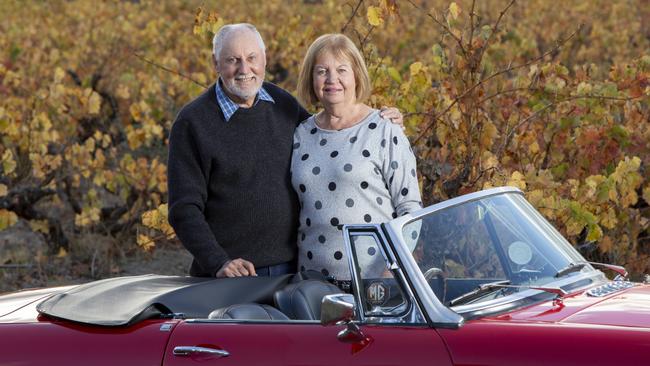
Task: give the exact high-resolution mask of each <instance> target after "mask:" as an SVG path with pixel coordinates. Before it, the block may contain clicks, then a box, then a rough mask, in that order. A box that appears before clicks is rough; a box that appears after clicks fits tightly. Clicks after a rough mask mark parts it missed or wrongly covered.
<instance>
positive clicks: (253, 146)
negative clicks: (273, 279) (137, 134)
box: [168, 24, 401, 277]
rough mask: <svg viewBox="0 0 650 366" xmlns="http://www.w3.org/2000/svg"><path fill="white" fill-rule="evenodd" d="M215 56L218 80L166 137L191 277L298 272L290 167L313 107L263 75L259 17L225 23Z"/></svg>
mask: <svg viewBox="0 0 650 366" xmlns="http://www.w3.org/2000/svg"><path fill="white" fill-rule="evenodd" d="M213 60H214V65H215V68H216V70H217V72H218V73H219V79H218V80H217V82H216V83H215V84H214V85H213V86H211V87H210V88H209V89H208V90H207V91H205V92H204V93H203V94H201V95H200V96H199V97H197V98H196V99H194V100H193V101H191V102H190V103H188V104H187V105H186V106H184V107H183V108H182V110H181V111H180V112H179V114H178V116H177V117H176V121H175V122H174V125H173V127H172V131H171V134H170V137H169V162H168V183H169V184H168V185H169V221H170V223H171V225H172V227H173V228H174V230H175V231H176V234H177V235H178V237H179V239H180V240H181V242H182V243H183V245H184V246H185V247H186V248H187V249H188V250H189V251H190V252H191V253H192V255H193V256H194V261H193V263H192V267H191V269H190V274H191V275H193V276H216V277H238V276H255V275H279V274H284V273H292V272H295V264H294V261H295V257H296V232H297V224H298V213H299V211H298V210H299V205H298V201H297V198H296V195H295V193H294V191H293V189H292V188H291V182H290V178H289V167H290V159H291V150H292V136H293V132H294V129H295V127H296V125H297V124H298V123H300V122H301V121H303V120H305V119H306V118H307V117H309V113H308V112H307V111H306V110H305V109H304V108H302V107H301V106H300V104H299V103H298V102H297V101H296V99H295V98H294V97H293V96H291V95H290V94H289V93H288V92H286V91H285V90H283V89H281V88H279V87H277V86H276V85H274V84H271V83H268V82H264V74H265V67H266V54H265V47H264V42H263V40H262V37H261V36H260V34H259V32H258V31H257V30H256V29H255V27H254V26H252V25H250V24H231V25H226V26H224V27H222V28H221V29H220V30H219V32H218V33H217V34H216V35H215V37H214V40H213ZM391 112H392V113H391ZM395 112H396V110H395V109H392V110H390V111H389V113H388V114H389V115H392V116H395V115H397V117H398V119H400V120H401V115H400V114H399V112H396V113H395Z"/></svg>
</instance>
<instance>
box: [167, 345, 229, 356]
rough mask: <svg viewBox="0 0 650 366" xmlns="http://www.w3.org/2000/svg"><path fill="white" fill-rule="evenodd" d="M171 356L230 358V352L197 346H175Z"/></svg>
mask: <svg viewBox="0 0 650 366" xmlns="http://www.w3.org/2000/svg"><path fill="white" fill-rule="evenodd" d="M173 354H174V356H189V355H192V354H204V355H205V354H207V355H211V356H218V357H228V356H230V352H228V351H226V350H222V349H214V348H207V347H198V346H177V347H174V351H173Z"/></svg>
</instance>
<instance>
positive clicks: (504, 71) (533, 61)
mask: <svg viewBox="0 0 650 366" xmlns="http://www.w3.org/2000/svg"><path fill="white" fill-rule="evenodd" d="M581 29H582V24H581V25H580V26H579V27H578V29H577V30H576V31H574V32H573V33H571V35H569V37H567V38H565V39H563V40H560V41H558V42H557V44H556V45H555V47H553V48H552V49H551V50H549V51H547V52H544V53H543V54H541V55H540V56H538V57H536V58H534V59H532V60H529V61H527V62H525V63H523V64H520V65H515V66H510V65H509V66H508V67H507V68H505V69H502V70H499V71H497V72H495V73H493V74H492V75H490V76H488V77H486V78H484V79H481V80H479V81H478V82H477V83H476V84H474V85H472V86H471V87H469V88H468V89H467V90H465V91H464V92H463V93H462V94H460V95H459V96H457V97H456V98H455V99H454V101H453V102H452V103H451V104H450V105H449V106H448V107H447V108H446V109H445V110H444V111H442V112H440V113H438V114H436V115H435V116H434V118H433V119H432V121H431V122H430V123H429V124H428V125H427V126H426V127H425V128H424V129H423V130H422V131H421V132H420V134H419V135H418V137H417V138H416V139H415V142H414V144H417V142H418V141H420V139H421V138H422V137H423V136H424V134H425V133H427V132H428V131H429V130H430V129H431V127H433V124H434V123H435V121H436V120H437V119H438V117H439V116H440V115H442V114H444V113H447V112H448V111H449V110H450V109H451V108H452V107H453V106H454V105H456V104H457V103H458V102H459V101H460V100H461V99H463V98H464V97H465V96H467V95H468V94H469V93H471V92H472V91H473V90H474V89H476V88H477V87H479V86H481V85H483V84H485V83H486V82H488V81H490V80H492V79H494V78H495V77H497V76H500V75H503V74H505V73H508V72H511V71H513V70H517V69H520V68H523V67H526V66H529V65H532V64H534V63H537V62H539V61H541V60H543V59H544V58H545V57H546V56H548V55H550V54H551V53H553V52H555V51H557V50H558V49H560V48H561V47H562V46H563V45H564V44H565V43H566V42H568V41H569V40H570V39H571V38H573V37H574V36H575V35H576V34H577V33H578V32H579V31H580V30H581Z"/></svg>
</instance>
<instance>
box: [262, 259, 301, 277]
mask: <svg viewBox="0 0 650 366" xmlns="http://www.w3.org/2000/svg"><path fill="white" fill-rule="evenodd" d="M255 272H257V275H258V276H280V275H283V274H288V273H296V264H295V263H294V262H285V263H280V264H274V265H271V266H264V267H256V268H255Z"/></svg>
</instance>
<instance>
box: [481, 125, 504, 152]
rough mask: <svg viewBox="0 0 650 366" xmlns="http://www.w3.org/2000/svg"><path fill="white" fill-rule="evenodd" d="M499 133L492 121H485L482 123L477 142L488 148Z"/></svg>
mask: <svg viewBox="0 0 650 366" xmlns="http://www.w3.org/2000/svg"><path fill="white" fill-rule="evenodd" d="M498 135H499V131H498V130H497V127H496V126H495V125H494V123H492V121H489V120H488V121H486V122H485V123H484V124H483V130H482V131H481V137H480V138H479V143H480V145H481V147H483V148H490V147H492V144H493V143H494V140H495V139H496V138H497V136H498Z"/></svg>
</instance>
